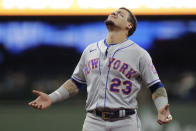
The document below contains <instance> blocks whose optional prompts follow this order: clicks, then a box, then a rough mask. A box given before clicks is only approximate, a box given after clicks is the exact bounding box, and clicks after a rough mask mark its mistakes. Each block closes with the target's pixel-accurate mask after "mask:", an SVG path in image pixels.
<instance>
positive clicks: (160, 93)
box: [152, 88, 167, 100]
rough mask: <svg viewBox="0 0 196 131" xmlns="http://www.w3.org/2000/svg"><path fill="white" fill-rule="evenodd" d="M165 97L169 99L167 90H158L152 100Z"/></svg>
mask: <svg viewBox="0 0 196 131" xmlns="http://www.w3.org/2000/svg"><path fill="white" fill-rule="evenodd" d="M160 96H164V97H167V92H166V90H165V88H158V89H157V90H156V91H155V92H154V93H153V94H152V99H153V100H155V99H156V98H157V97H160Z"/></svg>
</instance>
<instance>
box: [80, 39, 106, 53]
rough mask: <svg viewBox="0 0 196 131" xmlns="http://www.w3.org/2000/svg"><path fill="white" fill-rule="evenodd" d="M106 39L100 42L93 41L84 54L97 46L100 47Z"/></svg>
mask: <svg viewBox="0 0 196 131" xmlns="http://www.w3.org/2000/svg"><path fill="white" fill-rule="evenodd" d="M103 41H104V40H100V41H98V42H94V43H91V44H89V45H88V46H87V47H86V48H85V49H84V51H83V54H84V53H86V52H89V51H90V50H94V49H96V48H99V46H100V44H101V43H103Z"/></svg>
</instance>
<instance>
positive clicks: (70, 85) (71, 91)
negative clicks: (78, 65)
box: [63, 80, 79, 96]
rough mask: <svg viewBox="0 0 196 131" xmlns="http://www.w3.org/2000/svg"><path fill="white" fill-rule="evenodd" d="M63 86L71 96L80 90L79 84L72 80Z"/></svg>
mask: <svg viewBox="0 0 196 131" xmlns="http://www.w3.org/2000/svg"><path fill="white" fill-rule="evenodd" d="M63 86H64V88H66V89H67V91H68V92H69V96H74V95H76V94H77V93H78V92H79V90H78V88H77V86H76V85H75V84H74V83H73V81H72V80H68V81H66V82H65V84H64V85H63Z"/></svg>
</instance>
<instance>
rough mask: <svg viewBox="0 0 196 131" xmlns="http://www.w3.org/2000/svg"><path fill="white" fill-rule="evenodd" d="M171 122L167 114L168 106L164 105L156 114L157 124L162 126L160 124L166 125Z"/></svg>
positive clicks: (170, 117)
mask: <svg viewBox="0 0 196 131" xmlns="http://www.w3.org/2000/svg"><path fill="white" fill-rule="evenodd" d="M171 120H172V116H171V114H170V112H169V104H167V105H165V107H163V108H162V109H161V110H160V111H159V113H158V120H157V122H158V123H159V124H160V125H162V124H167V123H169V122H170V121H171Z"/></svg>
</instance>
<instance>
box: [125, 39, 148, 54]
mask: <svg viewBox="0 0 196 131" xmlns="http://www.w3.org/2000/svg"><path fill="white" fill-rule="evenodd" d="M127 42H128V43H129V45H131V48H130V49H132V51H131V52H134V53H135V54H137V56H139V57H142V56H150V55H149V53H148V52H147V50H145V49H144V48H142V47H141V46H140V45H138V44H137V43H135V42H134V41H132V40H128V41H127Z"/></svg>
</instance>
